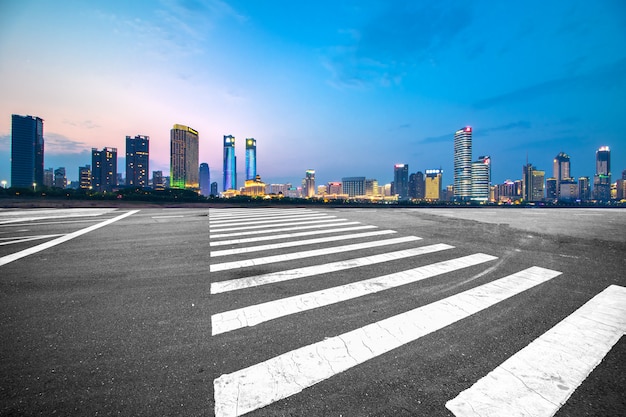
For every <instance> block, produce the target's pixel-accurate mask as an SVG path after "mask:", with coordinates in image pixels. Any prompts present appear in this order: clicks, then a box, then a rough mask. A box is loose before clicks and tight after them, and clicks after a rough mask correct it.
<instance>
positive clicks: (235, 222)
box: [209, 213, 336, 229]
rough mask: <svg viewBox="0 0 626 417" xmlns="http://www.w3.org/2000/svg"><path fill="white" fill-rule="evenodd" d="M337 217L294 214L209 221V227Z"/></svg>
mask: <svg viewBox="0 0 626 417" xmlns="http://www.w3.org/2000/svg"><path fill="white" fill-rule="evenodd" d="M334 217H336V216H329V215H328V214H317V213H305V214H293V215H289V216H273V217H264V218H260V219H254V220H251V219H246V220H244V221H238V220H233V219H228V220H217V221H209V227H210V228H211V229H216V228H221V227H226V226H246V225H257V224H271V223H280V222H283V221H285V220H306V219H321V218H324V219H329V218H334Z"/></svg>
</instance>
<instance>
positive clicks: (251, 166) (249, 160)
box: [246, 138, 256, 180]
mask: <svg viewBox="0 0 626 417" xmlns="http://www.w3.org/2000/svg"><path fill="white" fill-rule="evenodd" d="M255 178H256V139H254V138H248V139H246V180H254V179H255Z"/></svg>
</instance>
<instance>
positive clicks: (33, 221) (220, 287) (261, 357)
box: [0, 207, 626, 417]
mask: <svg viewBox="0 0 626 417" xmlns="http://www.w3.org/2000/svg"><path fill="white" fill-rule="evenodd" d="M625 267H626V210H621V209H615V210H613V209H399V208H394V209H383V208H371V209H327V208H317V207H311V208H297V207H293V208H254V209H252V208H251V209H245V208H205V209H154V208H152V209H137V210H134V209H95V208H92V209H50V210H18V209H5V210H0V361H1V365H0V415H2V416H5V415H6V416H9V415H15V416H18V415H19V416H22V415H81V416H82V415H125V416H126V415H128V416H135V415H145V416H155V415H181V416H211V415H218V416H235V415H244V414H246V415H250V416H417V415H427V416H457V417H461V416H468V417H469V416H514V415H519V416H533V417H543V416H551V415H556V416H558V417H564V416H589V415H603V416H623V415H626V399H625V398H626V397H625V396H624V395H623V393H624V392H626V341H625V340H624V338H623V337H622V336H623V334H624V332H625V331H626V273H625V270H626V268H625Z"/></svg>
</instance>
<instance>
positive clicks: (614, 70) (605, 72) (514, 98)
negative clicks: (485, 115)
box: [474, 57, 626, 109]
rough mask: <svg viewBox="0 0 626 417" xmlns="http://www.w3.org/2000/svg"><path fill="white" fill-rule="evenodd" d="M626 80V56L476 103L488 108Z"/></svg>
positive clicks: (605, 87)
mask: <svg viewBox="0 0 626 417" xmlns="http://www.w3.org/2000/svg"><path fill="white" fill-rule="evenodd" d="M625 81H626V57H624V58H621V59H620V60H618V61H615V62H613V63H610V64H608V65H604V66H602V67H599V68H596V69H595V70H592V71H589V72H586V73H584V74H580V75H575V76H567V77H562V78H558V79H554V80H549V81H544V82H541V83H538V84H535V85H531V86H528V87H523V88H520V89H517V90H513V91H510V92H508V93H504V94H500V95H498V96H495V97H490V98H486V99H483V100H480V101H478V102H476V103H474V107H475V108H477V109H488V108H492V107H496V106H499V105H502V104H507V103H511V102H519V101H526V100H532V99H537V98H541V97H544V96H546V95H552V94H557V93H563V92H566V91H573V90H582V89H585V90H586V89H607V88H612V87H614V86H616V85H618V84H623V83H624V82H625Z"/></svg>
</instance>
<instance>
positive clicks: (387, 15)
mask: <svg viewBox="0 0 626 417" xmlns="http://www.w3.org/2000/svg"><path fill="white" fill-rule="evenodd" d="M384 7H385V8H384V9H383V10H382V11H381V12H380V13H378V14H377V15H376V16H375V17H374V18H372V19H371V20H370V21H369V22H367V23H366V24H365V25H363V27H361V28H351V29H344V30H342V31H341V33H343V34H345V35H347V36H346V41H345V43H344V44H342V45H335V46H332V47H330V48H328V49H327V51H326V54H325V57H324V59H323V64H324V66H325V67H326V68H327V69H328V70H329V71H330V73H331V80H330V83H331V84H332V85H334V86H336V87H340V88H342V87H358V88H361V87H369V86H372V85H374V86H390V85H394V84H399V83H401V82H402V79H403V77H404V76H405V75H406V74H407V73H408V71H410V70H412V68H413V67H414V66H416V65H418V64H421V63H428V64H432V63H433V62H435V61H436V57H437V55H438V51H439V50H441V49H443V48H446V47H448V46H449V44H450V42H451V41H452V40H453V39H455V38H456V37H457V36H458V34H459V33H460V32H462V31H463V30H464V29H465V28H466V27H467V26H468V25H469V24H470V22H471V13H470V10H469V6H468V4H467V3H465V2H456V1H451V2H439V1H430V2H414V1H402V2H398V1H395V2H390V3H384ZM460 16H461V17H462V18H459V17H460Z"/></svg>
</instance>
